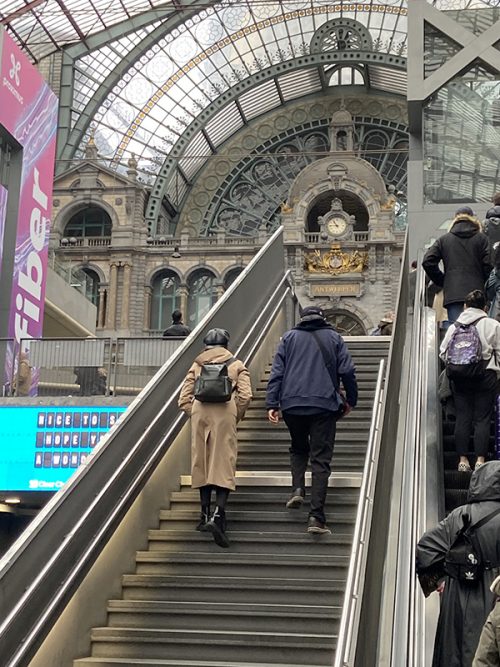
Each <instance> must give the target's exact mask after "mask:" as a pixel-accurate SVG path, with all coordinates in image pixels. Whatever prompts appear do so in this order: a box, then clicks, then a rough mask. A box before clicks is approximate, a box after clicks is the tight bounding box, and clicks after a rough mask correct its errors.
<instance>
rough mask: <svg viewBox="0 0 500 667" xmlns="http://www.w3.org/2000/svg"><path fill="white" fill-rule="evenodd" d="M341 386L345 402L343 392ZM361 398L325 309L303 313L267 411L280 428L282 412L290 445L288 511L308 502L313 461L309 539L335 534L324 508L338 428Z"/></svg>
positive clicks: (274, 378)
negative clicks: (307, 484) (307, 481)
mask: <svg viewBox="0 0 500 667" xmlns="http://www.w3.org/2000/svg"><path fill="white" fill-rule="evenodd" d="M322 348H323V350H322ZM340 381H342V384H343V386H344V389H345V393H346V397H345V400H344V398H343V397H342V395H341V394H340V392H339V388H340ZM357 398H358V387H357V383H356V374H355V368H354V364H353V362H352V359H351V355H350V354H349V351H348V349H347V347H346V345H345V343H344V341H343V339H342V337H341V336H340V335H339V334H338V333H337V332H336V331H335V330H334V329H333V328H332V327H331V326H330V325H329V324H328V322H327V321H326V320H325V316H324V313H323V311H322V309H321V308H319V307H317V306H309V307H308V308H305V309H304V310H303V311H302V318H301V320H300V323H299V324H297V326H295V327H294V328H293V329H291V330H290V331H287V332H286V333H285V335H284V336H283V338H282V339H281V342H280V344H279V346H278V350H277V352H276V355H275V357H274V360H273V366H272V369H271V376H270V378H269V383H268V385H267V398H266V406H267V414H268V418H269V421H270V422H271V423H273V424H277V423H278V422H279V410H281V412H282V414H283V419H284V421H285V423H286V425H287V427H288V430H289V431H290V436H291V440H292V444H291V447H290V463H291V468H292V494H291V496H290V498H289V500H288V502H287V505H286V506H287V507H288V508H292V509H295V508H298V507H300V506H301V505H302V503H303V501H304V497H305V472H306V468H307V464H308V461H309V458H310V460H311V471H312V486H311V509H310V512H309V523H308V528H307V530H308V532H309V533H330V532H331V531H330V530H329V529H328V527H327V526H326V519H325V511H324V506H325V500H326V493H327V490H328V479H329V477H330V462H331V460H332V455H333V446H334V444H335V431H336V424H337V420H338V419H339V418H340V417H342V416H346V415H347V414H349V412H350V411H351V410H352V408H354V407H355V406H356V402H357Z"/></svg>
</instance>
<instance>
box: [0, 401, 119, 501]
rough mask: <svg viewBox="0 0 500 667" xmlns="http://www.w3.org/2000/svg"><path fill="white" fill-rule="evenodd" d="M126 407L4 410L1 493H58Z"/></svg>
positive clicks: (0, 416) (1, 412) (1, 417)
mask: <svg viewBox="0 0 500 667" xmlns="http://www.w3.org/2000/svg"><path fill="white" fill-rule="evenodd" d="M125 410H126V407H125V406H120V407H116V406H112V407H97V406H91V407H82V406H78V407H74V406H67V407H63V406H47V407H43V406H34V407H31V406H30V407H28V406H26V407H24V406H23V407H7V406H5V407H4V406H2V407H0V437H1V441H0V443H1V444H0V491H57V490H59V489H60V488H61V487H62V486H63V484H64V483H65V482H67V481H68V479H69V478H70V476H71V475H72V474H73V473H74V472H75V470H76V469H77V468H78V467H79V466H80V465H82V463H85V461H86V460H87V457H88V456H89V454H90V453H91V452H92V450H93V449H94V447H95V446H96V445H97V444H98V442H99V440H100V439H101V438H102V436H103V435H104V434H105V433H107V432H108V431H109V429H110V428H111V427H112V426H113V425H114V424H115V423H116V422H117V420H118V419H119V418H120V415H121V414H122V413H123V412H125Z"/></svg>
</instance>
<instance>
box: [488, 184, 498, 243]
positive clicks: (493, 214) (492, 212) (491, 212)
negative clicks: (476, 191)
mask: <svg viewBox="0 0 500 667" xmlns="http://www.w3.org/2000/svg"><path fill="white" fill-rule="evenodd" d="M492 201H493V206H492V207H491V208H490V209H488V211H487V212H486V219H485V221H484V233H485V234H486V236H487V237H488V240H489V242H490V247H491V248H493V246H494V245H495V243H497V242H498V241H500V192H497V193H496V194H495V195H493V200H492Z"/></svg>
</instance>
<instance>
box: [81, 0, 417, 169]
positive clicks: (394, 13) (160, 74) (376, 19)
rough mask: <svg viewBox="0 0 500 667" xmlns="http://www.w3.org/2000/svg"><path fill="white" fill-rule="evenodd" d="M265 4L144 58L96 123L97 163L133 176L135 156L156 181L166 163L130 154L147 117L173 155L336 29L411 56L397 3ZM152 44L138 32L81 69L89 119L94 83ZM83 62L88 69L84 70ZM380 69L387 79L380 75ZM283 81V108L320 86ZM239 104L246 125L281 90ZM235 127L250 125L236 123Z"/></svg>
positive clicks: (232, 8)
mask: <svg viewBox="0 0 500 667" xmlns="http://www.w3.org/2000/svg"><path fill="white" fill-rule="evenodd" d="M73 1H76V0H73ZM155 4H156V1H155ZM264 4H265V6H261V5H262V3H257V4H256V3H253V2H251V1H250V0H243V1H241V0H238V1H236V0H230V1H229V2H225V3H224V4H216V5H213V6H210V7H207V8H206V9H203V10H202V11H200V12H199V14H198V15H197V16H196V17H195V18H194V19H193V20H189V21H186V23H184V24H183V25H181V26H180V27H179V28H178V29H176V30H174V31H172V32H171V33H168V34H166V35H165V36H164V37H162V38H161V39H160V40H158V42H157V43H156V44H154V45H153V46H151V48H150V49H149V50H148V51H147V52H146V53H145V54H144V56H143V57H142V58H141V63H140V64H138V65H135V66H133V67H131V68H130V69H129V70H128V72H127V73H126V74H125V75H124V76H123V78H122V80H121V82H120V83H119V84H118V85H117V86H115V88H114V90H113V92H112V93H110V95H109V96H108V98H107V99H106V101H105V102H103V104H102V105H101V107H100V108H99V110H98V112H97V113H96V114H95V117H94V119H95V126H96V131H95V140H96V143H97V145H98V148H99V152H100V154H101V155H103V156H108V157H109V159H110V160H111V162H110V164H109V166H111V167H113V168H118V169H122V170H124V169H126V162H127V159H128V157H130V155H131V153H132V152H134V153H136V157H137V159H138V161H139V171H140V172H141V171H144V172H147V176H146V178H145V180H147V181H150V178H149V177H148V176H149V175H154V174H156V173H157V171H158V169H159V167H160V164H161V163H159V164H152V163H151V161H150V159H149V158H148V156H147V152H148V150H147V144H148V141H143V147H142V148H141V147H140V145H139V146H137V144H135V146H134V151H132V145H133V144H132V142H133V141H134V140H137V139H140V134H141V130H142V128H143V126H144V124H145V123H146V119H147V118H148V117H150V116H151V115H153V116H154V118H155V120H156V121H157V122H158V123H159V126H158V129H157V131H156V132H155V136H156V137H161V139H165V138H167V137H168V141H169V142H170V141H171V143H169V144H168V145H167V146H166V147H165V149H166V153H167V154H168V152H169V151H170V150H171V148H172V146H173V145H174V143H175V141H176V140H177V138H178V136H179V135H181V134H182V133H183V132H184V130H185V128H186V127H187V125H188V124H189V123H190V122H191V121H192V120H193V118H194V117H196V116H198V115H199V113H200V112H201V111H203V109H205V108H206V107H207V106H208V105H209V104H210V103H211V102H212V101H213V100H215V99H217V98H218V97H219V96H220V95H221V94H223V93H224V92H225V91H227V90H228V89H229V88H230V87H231V86H233V85H234V84H235V83H237V82H239V81H242V80H243V79H245V78H247V77H248V76H249V75H250V74H253V73H255V72H258V71H260V70H262V69H263V68H267V67H269V66H270V65H271V64H278V63H281V62H284V61H286V60H289V59H290V58H294V57H297V56H299V55H304V54H307V53H309V48H310V47H309V44H310V42H311V39H312V37H313V34H314V32H315V31H316V30H317V29H318V28H319V27H320V26H321V25H323V24H324V23H326V22H328V21H330V20H332V19H337V20H341V19H342V18H349V19H354V20H356V21H359V22H360V23H361V24H363V26H364V27H365V28H364V29H365V30H366V32H367V34H368V37H369V39H370V40H371V41H372V43H373V45H374V46H373V48H374V49H375V50H377V51H382V52H389V53H394V54H398V55H404V54H405V53H406V20H407V19H406V14H407V9H406V1H405V0H391V2H390V3H388V2H387V0H386V1H383V0H370V2H366V3H356V4H354V3H349V4H346V5H345V7H343V6H342V5H341V4H326V3H325V4H322V3H321V4H317V5H314V6H313V4H312V3H310V2H278V1H275V2H273V1H272V0H271V1H270V2H269V3H264ZM270 18H272V23H271V21H270V20H269V19H270ZM148 29H149V26H148ZM339 30H341V29H340V28H338V29H337V33H335V39H336V40H338V39H340V38H341V37H342V38H345V34H344V33H345V30H344V32H342V30H343V29H342V30H341V32H342V34H341V33H340V32H338V31H339ZM351 33H352V34H351ZM351 33H349V35H350V36H349V35H348V36H347V37H348V39H347V42H348V44H347V45H348V46H349V47H350V48H359V43H355V42H356V40H357V39H358V38H357V37H356V35H355V34H354V32H352V31H351ZM146 35H147V32H146V29H143V31H142V32H141V31H137V33H135V34H134V35H132V36H131V37H132V38H134V36H135V39H132V40H131V44H130V45H125V46H124V44H125V41H124V40H125V38H122V39H121V40H119V41H118V40H117V41H115V42H112V43H110V44H107V45H106V47H103V48H102V49H100V50H99V51H96V52H95V53H92V54H90V55H88V56H85V58H82V61H79V63H78V67H79V68H80V69H81V70H82V72H85V74H88V77H87V78H79V79H78V80H77V81H75V92H74V99H75V108H78V109H82V108H83V107H84V106H85V104H86V101H89V100H90V99H91V96H92V95H93V94H95V91H96V88H95V86H96V83H97V82H99V83H101V82H102V81H104V78H105V76H107V74H108V73H109V72H110V71H112V69H113V68H114V67H115V65H116V62H117V61H116V58H117V55H119V58H121V59H123V58H124V57H125V51H126V49H127V48H129V47H130V48H132V46H133V45H134V44H137V43H140V41H141V39H144V38H145V36H146ZM339 35H340V36H339ZM332 39H333V37H332ZM344 41H345V39H344ZM358 42H359V40H358ZM96 60H98V62H99V66H98V67H97V70H98V72H96V73H93V74H92V75H91V73H90V72H89V71H88V70H89V65H91V63H93V62H95V61H96ZM83 61H84V62H85V64H86V65H87V66H86V67H83V66H82V65H81V63H82V62H83ZM380 69H381V71H382V72H387V70H385V69H384V68H383V67H380ZM101 72H102V74H101ZM300 75H301V73H300ZM297 76H299V73H298V74H297ZM282 79H283V94H284V99H285V100H288V99H293V98H295V97H298V96H300V95H301V94H308V93H309V92H312V91H314V90H316V89H318V87H319V85H320V82H319V80H318V75H317V70H316V69H312V70H310V71H309V73H308V74H307V75H306V76H305V77H304V79H303V84H304V85H303V86H302V87H301V86H298V85H297V82H296V81H295V80H294V76H293V75H290V76H289V78H286V77H285V76H283V77H282ZM342 82H345V83H349V84H352V83H354V84H361V83H362V75H361V73H360V72H349V70H346V72H345V73H343V79H342ZM398 92H399V90H398ZM241 103H242V106H243V108H244V109H245V112H246V114H247V116H248V118H253V117H255V116H257V115H259V114H261V113H263V112H264V111H266V110H269V109H272V108H274V107H276V106H278V105H279V104H281V101H280V98H279V92H278V91H277V90H276V88H275V86H274V85H273V84H265V85H263V86H262V87H261V88H260V90H253V91H251V92H250V93H248V94H247V95H246V96H243V99H242V101H241ZM159 108H161V109H162V110H164V112H165V113H161V112H160V111H159ZM231 121H232V122H234V123H236V124H239V123H240V122H243V121H240V120H239V118H238V117H237V115H234V117H232V118H231ZM224 127H226V125H224ZM137 135H139V137H138V136H137ZM224 138H225V137H224ZM87 140H88V138H87V137H86V138H85V141H87ZM220 140H221V139H219V141H220Z"/></svg>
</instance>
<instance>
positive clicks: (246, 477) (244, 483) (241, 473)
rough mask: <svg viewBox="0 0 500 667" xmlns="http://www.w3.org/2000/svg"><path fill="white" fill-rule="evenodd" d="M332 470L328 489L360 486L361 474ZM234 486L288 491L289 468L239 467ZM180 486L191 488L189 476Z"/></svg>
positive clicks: (256, 491) (308, 482)
mask: <svg viewBox="0 0 500 667" xmlns="http://www.w3.org/2000/svg"><path fill="white" fill-rule="evenodd" d="M335 468H336V469H334V470H333V472H332V473H331V475H330V477H329V479H328V487H329V488H332V487H337V488H344V487H348V488H353V487H357V488H359V487H360V486H361V478H362V473H361V472H350V471H342V470H339V469H338V467H337V466H335ZM235 478H236V486H237V487H258V490H257V489H255V488H252V490H253V492H254V493H261V492H262V490H263V489H264V488H265V487H272V488H273V489H274V491H276V489H277V488H279V487H282V486H284V487H286V488H287V489H290V487H291V484H292V476H291V474H290V472H289V466H287V467H286V468H283V467H282V468H278V469H274V470H273V469H270V470H259V471H255V470H244V469H243V468H242V467H241V466H240V468H239V470H237V471H236V475H235ZM305 479H306V491H307V489H308V488H309V487H310V486H311V473H310V472H306V477H305ZM180 483H181V487H182V486H191V475H181V479H180Z"/></svg>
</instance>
